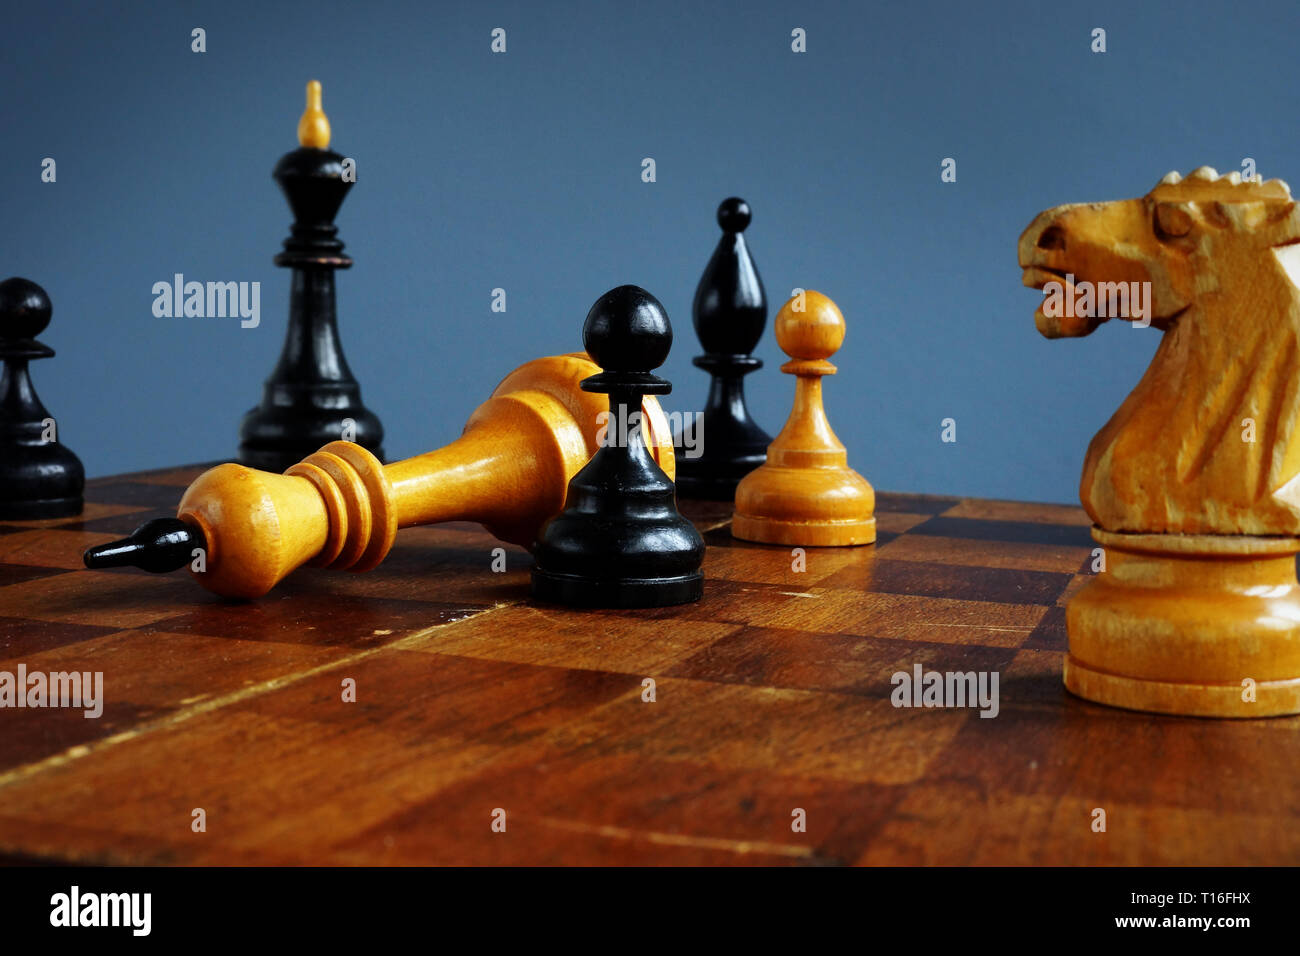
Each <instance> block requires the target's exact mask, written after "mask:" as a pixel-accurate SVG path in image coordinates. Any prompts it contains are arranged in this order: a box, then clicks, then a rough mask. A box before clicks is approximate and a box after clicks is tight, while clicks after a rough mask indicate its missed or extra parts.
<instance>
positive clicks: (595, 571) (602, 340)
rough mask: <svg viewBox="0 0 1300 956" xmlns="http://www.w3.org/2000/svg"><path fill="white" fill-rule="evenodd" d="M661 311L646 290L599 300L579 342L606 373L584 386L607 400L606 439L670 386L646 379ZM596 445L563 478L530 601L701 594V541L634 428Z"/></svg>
mask: <svg viewBox="0 0 1300 956" xmlns="http://www.w3.org/2000/svg"><path fill="white" fill-rule="evenodd" d="M672 340H673V339H672V326H671V325H670V324H669V322H668V314H667V313H666V312H665V311H664V308H663V306H662V305H660V304H659V301H658V300H657V299H655V297H654V296H652V295H651V294H650V293H649V292H646V291H645V290H644V289H640V288H638V287H636V286H620V287H618V288H617V289H612V290H611V291H609V292H607V293H605V294H604V295H603V296H601V297H600V298H599V299H597V300H596V304H595V305H593V306H592V307H591V311H590V312H589V313H588V314H587V321H586V324H585V326H584V327H583V345H584V346H585V347H586V349H587V354H588V355H590V356H591V359H592V361H594V362H595V363H596V364H597V365H599V366H600V367H601V368H602V369H603V371H602V372H601V373H600V374H598V375H593V376H591V377H590V378H587V379H584V380H583V381H582V387H583V389H584V390H586V391H589V392H604V393H607V394H608V395H609V402H610V419H611V422H610V425H609V428H608V434H610V435H618V434H626V430H625V429H623V428H621V427H619V426H618V424H617V423H619V422H620V421H622V420H623V418H622V416H626V415H627V414H629V413H630V412H633V411H636V412H639V411H640V409H641V399H642V396H643V395H647V394H656V395H662V394H666V393H667V392H668V391H669V390H670V389H671V388H672V386H671V385H670V384H669V383H668V382H667V381H665V380H664V379H661V378H659V377H658V376H656V375H654V374H652V371H653V369H656V368H658V367H659V366H660V365H662V364H663V363H664V360H665V359H666V358H667V357H668V350H669V349H670V348H671V346H672ZM629 438H630V440H629V441H627V442H625V443H624V442H616V443H611V444H606V445H603V446H602V447H601V448H599V449H597V451H596V454H595V455H594V456H592V459H591V461H589V462H588V463H587V464H586V466H585V467H583V469H582V470H581V471H579V472H578V473H577V474H576V475H574V476H573V478H572V480H571V481H570V482H569V488H568V497H567V500H566V503H565V508H564V511H562V512H561V513H560V514H559V515H557V516H556V517H554V518H552V519H551V520H550V521H548V522H547V523H546V524H545V525H544V526H543V527H542V529H541V531H540V532H538V538H537V542H536V543H535V544H534V546H533V559H534V564H533V570H532V595H533V598H534V599H536V600H538V601H544V602H549V603H552V604H564V605H570V606H576V607H608V608H638V607H663V606H667V605H672V604H686V603H689V602H691V601H698V600H699V599H700V597H701V595H702V594H703V593H704V575H703V573H702V572H701V571H700V566H701V565H702V564H703V561H704V539H703V538H701V537H700V533H699V532H698V531H697V530H696V529H695V526H694V525H693V524H691V523H690V522H689V521H687V520H686V519H685V518H684V517H682V516H681V514H679V513H678V511H677V502H676V495H675V492H674V488H673V482H672V480H671V479H669V477H668V476H667V475H666V474H664V472H663V470H662V469H661V468H660V467H659V466H658V465H657V464H656V463H655V461H654V459H653V458H652V457H651V455H650V452H649V450H648V449H647V448H646V445H645V442H644V439H643V438H642V437H641V435H640V432H639V431H636V432H634V433H633V434H632V435H631V436H629Z"/></svg>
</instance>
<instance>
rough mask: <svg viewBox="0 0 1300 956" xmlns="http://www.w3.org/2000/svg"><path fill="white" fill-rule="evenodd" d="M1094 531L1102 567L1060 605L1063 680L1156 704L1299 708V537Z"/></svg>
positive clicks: (1225, 712) (1231, 711)
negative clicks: (1065, 649)
mask: <svg viewBox="0 0 1300 956" xmlns="http://www.w3.org/2000/svg"><path fill="white" fill-rule="evenodd" d="M1092 534H1093V537H1094V538H1095V539H1096V540H1097V542H1098V543H1099V544H1101V545H1102V547H1103V548H1104V549H1105V558H1106V570H1105V571H1103V572H1101V573H1099V574H1098V575H1097V577H1096V578H1094V579H1093V580H1092V581H1091V582H1090V583H1089V584H1088V585H1087V586H1086V587H1084V588H1083V589H1082V590H1081V591H1080V592H1079V593H1078V594H1076V595H1075V596H1074V598H1073V599H1071V601H1070V603H1069V605H1068V607H1067V609H1066V627H1067V630H1068V633H1069V640H1070V652H1069V656H1068V657H1067V659H1066V662H1065V674H1064V680H1065V686H1066V689H1067V690H1069V691H1070V692H1071V693H1072V694H1075V695H1076V696H1079V697H1082V698H1084V699H1086V700H1091V701H1094V702H1096V703H1100V704H1106V705H1108V706H1111V707H1122V708H1126V709H1129V710H1141V711H1151V712H1155V713H1163V714H1183V715H1189V716H1199V717H1274V716H1280V715H1284V714H1297V713H1300V584H1298V583H1297V580H1296V564H1295V557H1296V554H1297V553H1300V539H1297V538H1264V537H1253V536H1249V535H1163V534H1124V533H1115V532H1108V531H1103V530H1102V529H1100V528H1094V529H1093V532H1092Z"/></svg>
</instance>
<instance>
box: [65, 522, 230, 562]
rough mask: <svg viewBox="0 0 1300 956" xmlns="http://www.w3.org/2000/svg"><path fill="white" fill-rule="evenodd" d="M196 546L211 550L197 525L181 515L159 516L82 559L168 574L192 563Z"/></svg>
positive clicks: (97, 547) (88, 552)
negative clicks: (176, 516) (173, 516)
mask: <svg viewBox="0 0 1300 956" xmlns="http://www.w3.org/2000/svg"><path fill="white" fill-rule="evenodd" d="M195 548H202V549H204V550H205V551H206V550H207V543H206V542H205V541H204V540H203V532H202V531H201V530H199V528H198V527H197V526H195V525H192V524H189V523H188V522H185V521H182V520H181V519H180V518H155V519H154V520H153V521H146V522H145V523H144V524H142V525H140V527H138V528H136V529H135V531H133V532H132V533H131V536H130V537H127V538H122V539H121V540H120V541H112V542H109V543H108V544H101V545H97V546H95V547H93V548H90V549H89V550H87V551H86V553H85V554H84V555H82V560H83V561H85V563H86V567H88V568H124V567H127V566H134V567H137V568H143V569H144V570H146V571H152V572H153V573H154V574H165V573H166V572H168V571H175V570H177V569H178V568H183V567H185V566H186V565H187V564H189V563H190V562H191V561H192V560H193V559H194V549H195Z"/></svg>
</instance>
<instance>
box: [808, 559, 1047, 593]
mask: <svg viewBox="0 0 1300 956" xmlns="http://www.w3.org/2000/svg"><path fill="white" fill-rule="evenodd" d="M1070 577H1071V576H1070V575H1068V574H1060V573H1057V572H1054V571H1025V570H1020V569H1016V568H982V567H978V566H973V565H958V564H931V563H928V562H922V561H890V560H888V559H886V558H877V559H876V560H875V561H870V562H866V563H864V564H859V565H852V566H850V567H847V568H844V569H843V570H840V571H837V572H835V574H832V575H831V576H830V577H828V578H826V579H824V580H823V581H821V582H819V584H820V586H822V587H827V588H858V589H861V590H864V591H873V592H875V593H878V594H917V595H924V596H926V597H942V598H956V599H958V600H965V601H992V602H995V603H998V604H1052V603H1053V602H1054V601H1055V600H1056V599H1057V597H1058V596H1059V595H1060V593H1061V592H1062V591H1063V590H1065V586H1066V585H1067V584H1069V583H1070Z"/></svg>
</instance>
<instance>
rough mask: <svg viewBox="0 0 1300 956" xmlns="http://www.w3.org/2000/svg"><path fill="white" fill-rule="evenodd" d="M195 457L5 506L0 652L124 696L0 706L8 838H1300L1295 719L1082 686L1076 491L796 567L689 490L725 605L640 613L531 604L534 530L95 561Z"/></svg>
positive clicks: (671, 860)
mask: <svg viewBox="0 0 1300 956" xmlns="http://www.w3.org/2000/svg"><path fill="white" fill-rule="evenodd" d="M201 470H202V469H200V468H188V469H173V470H169V471H166V472H157V473H152V474H144V475H125V476H119V477H114V478H110V479H104V480H98V481H91V482H90V483H89V486H88V489H87V502H88V503H87V508H86V512H85V514H83V515H82V516H80V517H79V518H77V519H69V520H59V521H50V522H32V523H7V524H0V671H10V672H12V671H14V670H15V669H16V667H17V665H18V664H19V663H22V664H25V665H26V667H27V668H28V669H29V670H42V671H46V672H49V671H57V670H72V669H78V670H98V671H102V672H103V674H104V683H105V697H106V701H105V705H104V713H103V716H102V717H101V718H99V719H98V720H91V719H85V718H84V717H82V716H81V712H80V711H74V710H36V709H22V710H17V709H0V856H3V857H8V858H11V859H23V860H33V859H35V860H63V861H80V862H88V863H110V864H111V863H147V864H176V863H181V864H190V863H203V864H233V863H255V864H256V863H286V864H298V863H326V864H370V863H378V864H388V863H391V864H426V863H435V864H464V863H472V864H628V863H635V864H723V865H731V864H775V865H788V864H793V865H800V864H802V865H814V864H827V863H831V864H854V863H858V864H908V865H910V864H1085V863H1089V864H1116V863H1135V864H1241V863H1258V864H1263V863H1289V864H1295V863H1300V825H1297V824H1300V774H1297V773H1296V771H1295V770H1294V767H1295V766H1296V764H1297V762H1298V761H1300V719H1297V718H1277V719H1271V720H1259V721H1219V720H1204V719H1197V718H1189V717H1164V716H1153V715H1148V714H1141V713H1136V712H1131V711H1124V710H1117V709H1111V708H1107V707H1101V706H1097V705H1094V704H1090V703H1088V702H1086V701H1083V700H1080V699H1078V698H1076V697H1073V696H1071V695H1069V694H1068V693H1067V692H1066V691H1065V689H1064V688H1063V687H1062V685H1061V667H1062V662H1063V660H1064V657H1065V649H1066V633H1065V617H1064V604H1065V602H1066V601H1067V600H1068V598H1069V595H1070V594H1072V593H1073V592H1075V591H1077V590H1078V588H1079V587H1080V586H1081V585H1082V584H1083V583H1085V582H1087V581H1088V580H1090V579H1091V578H1092V574H1091V571H1090V570H1089V566H1090V553H1091V547H1092V546H1093V542H1092V540H1091V538H1090V537H1089V533H1088V525H1089V521H1088V519H1087V517H1086V516H1085V515H1084V513H1083V511H1082V510H1081V509H1078V508H1068V507H1062V506H1058V505H1035V504H1017V503H1015V502H991V501H980V500H973V499H955V498H937V497H927V496H921V495H894V494H888V493H881V494H880V495H879V496H878V500H877V508H876V515H877V519H878V526H879V527H878V541H877V543H876V545H875V546H872V547H861V548H824V549H814V548H810V549H807V550H806V564H805V565H804V570H795V569H794V559H793V558H792V555H791V549H790V548H787V547H777V546H766V545H758V544H751V543H748V542H744V541H740V540H737V539H735V538H733V537H732V536H731V534H730V531H729V527H728V522H729V517H730V516H729V512H728V509H727V507H726V506H725V505H720V504H717V503H706V504H697V503H688V502H683V505H682V506H683V509H684V510H685V511H686V513H687V514H688V515H689V516H690V517H691V518H692V519H693V520H694V521H695V523H696V525H697V527H699V528H700V529H701V531H702V533H703V534H704V536H705V539H706V541H707V543H708V550H707V554H706V557H705V565H704V570H705V574H706V586H705V595H704V599H703V600H702V601H700V602H699V603H697V604H691V605H683V606H680V607H670V608H658V609H652V610H638V611H599V612H580V611H571V610H565V609H559V608H554V607H549V606H547V607H541V606H534V605H532V604H530V603H529V601H528V600H527V593H528V566H529V557H528V555H527V553H526V552H525V551H524V550H523V549H521V548H518V547H516V546H513V545H502V544H501V542H500V541H499V540H498V539H496V538H494V537H492V536H491V535H490V534H488V533H487V532H485V531H484V530H483V529H482V527H480V526H478V525H474V524H468V523H453V524H446V525H437V526H429V527H420V528H413V529H410V530H409V531H405V532H403V533H402V534H401V535H399V536H398V538H397V541H396V542H395V544H394V546H393V549H392V551H391V552H390V554H389V555H388V558H387V559H386V560H385V561H384V563H383V564H382V565H380V566H379V567H378V568H376V569H375V570H374V571H372V572H370V573H368V574H361V575H340V574H335V573H332V572H328V571H326V570H324V569H315V568H305V569H303V570H302V571H301V572H299V573H297V574H294V575H292V576H290V577H289V578H288V579H286V580H285V581H284V582H283V583H282V585H281V586H280V587H279V588H277V589H276V590H275V591H273V592H272V593H271V594H270V595H268V596H267V597H266V598H264V599H262V600H258V601H246V602H230V601H225V600H222V599H220V598H217V597H216V596H214V595H212V594H209V593H207V592H206V591H204V590H202V589H199V588H195V587H194V585H193V584H192V583H191V582H190V581H188V580H187V579H186V578H184V577H168V576H154V575H148V574H144V573H143V572H139V571H135V570H132V569H121V570H112V571H93V572H92V571H86V570H79V569H77V564H78V555H79V554H80V552H81V550H82V549H83V548H84V547H86V546H87V545H90V544H95V543H99V542H102V541H106V540H108V539H110V538H112V537H114V536H116V535H117V534H118V533H119V528H120V527H121V526H122V525H123V524H127V525H131V524H135V523H139V522H140V521H142V520H145V519H146V518H149V517H154V516H156V515H161V514H167V513H170V511H171V509H172V507H174V502H175V500H176V495H177V494H178V493H179V491H180V490H181V489H183V488H184V487H185V486H186V485H188V484H189V483H190V482H191V481H192V480H193V479H194V477H195V475H197V474H198V473H199V472H200V471H201ZM496 547H504V548H505V568H504V570H503V571H500V572H497V571H494V570H493V569H492V566H493V556H492V549H493V548H496ZM917 664H920V665H922V667H923V668H924V669H926V670H936V671H940V672H946V671H987V672H996V673H998V674H999V675H1000V707H999V712H998V716H997V717H995V718H981V717H979V716H978V711H976V710H972V709H957V708H932V709H923V708H896V707H894V706H893V705H892V703H891V700H890V697H891V692H892V691H893V690H894V687H893V684H892V675H894V674H895V673H898V672H900V671H904V672H907V671H911V669H912V668H913V667H914V666H915V665H917ZM347 679H351V680H352V681H355V682H356V701H355V703H348V702H345V701H344V699H343V687H344V681H345V680H347ZM647 679H652V680H653V681H654V682H655V699H654V701H653V702H648V701H646V700H644V699H643V697H644V695H645V693H646V688H645V686H644V682H645V681H646V680H647ZM196 808H202V809H203V810H204V811H205V813H206V819H207V828H206V831H205V832H195V831H194V830H193V829H192V828H191V825H192V820H193V817H192V814H193V811H194V810H195V809H196ZM1098 809H1101V810H1104V811H1105V814H1106V817H1105V819H1106V829H1105V831H1104V832H1096V831H1095V830H1094V828H1093V827H1094V820H1095V819H1096V811H1097V810H1098ZM497 810H502V811H504V814H505V820H506V829H505V832H494V830H493V828H492V823H493V819H494V816H493V814H494V811H497ZM797 810H802V811H804V816H805V818H806V823H807V825H806V829H805V830H803V831H797V830H794V829H792V826H791V824H792V821H793V820H794V819H795V817H794V816H793V814H794V813H795V812H796V811H797Z"/></svg>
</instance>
